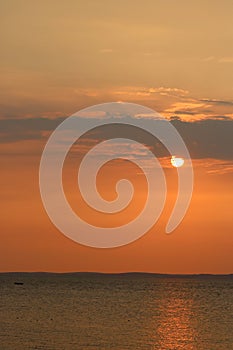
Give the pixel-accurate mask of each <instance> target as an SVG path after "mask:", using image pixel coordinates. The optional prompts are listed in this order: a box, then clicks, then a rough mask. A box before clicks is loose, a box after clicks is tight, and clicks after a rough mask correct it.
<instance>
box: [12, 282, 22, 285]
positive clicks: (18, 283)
mask: <svg viewBox="0 0 233 350" xmlns="http://www.w3.org/2000/svg"><path fill="white" fill-rule="evenodd" d="M14 284H16V285H18V286H22V285H23V284H24V283H23V282H14Z"/></svg>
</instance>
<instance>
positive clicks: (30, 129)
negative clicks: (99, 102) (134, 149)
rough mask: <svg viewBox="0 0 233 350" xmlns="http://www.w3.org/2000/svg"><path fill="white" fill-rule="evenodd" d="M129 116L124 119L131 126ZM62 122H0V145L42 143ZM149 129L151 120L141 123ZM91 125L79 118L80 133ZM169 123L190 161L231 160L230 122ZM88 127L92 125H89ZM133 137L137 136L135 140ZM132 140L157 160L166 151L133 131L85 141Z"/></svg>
mask: <svg viewBox="0 0 233 350" xmlns="http://www.w3.org/2000/svg"><path fill="white" fill-rule="evenodd" d="M130 118H131V117H130V116H128V117H126V119H127V120H128V121H129V123H130ZM63 120H65V118H56V119H49V118H33V119H8V120H7V119H4V120H0V142H1V143H10V142H15V141H20V140H28V139H32V140H33V139H34V140H35V139H44V140H45V141H46V139H47V136H45V135H44V134H45V133H44V132H46V131H47V132H51V131H53V130H54V129H55V128H56V127H57V126H58V125H59V124H60V123H61V122H62V121H63ZM145 122H146V123H148V127H150V124H151V128H152V123H154V121H153V119H147V120H145V119H144V120H143V123H145ZM88 123H91V119H88V118H80V129H82V127H83V125H84V124H85V125H87V124H88ZM171 123H172V124H173V125H174V126H175V128H176V129H177V130H178V132H179V133H180V135H181V136H182V138H183V139H184V141H185V143H186V145H187V147H188V149H189V152H190V154H191V156H192V157H193V158H216V159H226V160H232V159H233V147H232V135H233V120H231V119H228V118H225V117H224V116H219V118H218V119H205V120H201V121H196V122H185V121H182V120H180V119H179V118H178V117H174V118H172V120H171ZM90 125H91V124H90ZM135 135H136V136H135ZM130 136H131V137H132V138H133V139H136V141H138V142H142V143H145V144H146V145H148V146H149V147H151V148H152V149H153V151H154V152H155V153H156V155H157V156H166V155H167V150H166V149H165V148H164V147H163V146H162V144H161V143H160V142H159V141H158V140H156V141H155V139H154V137H152V136H151V135H149V134H148V133H146V132H142V131H138V130H136V131H135V127H131V126H125V125H124V127H123V128H122V127H120V126H117V125H116V124H115V125H110V126H109V125H108V126H105V127H101V129H100V128H99V129H98V128H97V129H96V130H95V132H93V131H92V132H89V134H87V135H85V136H84V137H85V138H88V137H89V138H92V139H96V140H99V139H105V138H114V137H130Z"/></svg>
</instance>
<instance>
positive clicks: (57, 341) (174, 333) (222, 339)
mask: <svg viewBox="0 0 233 350" xmlns="http://www.w3.org/2000/svg"><path fill="white" fill-rule="evenodd" d="M0 295H1V303H0V349H1V350H8V349H9V350H16V349H17V350H27V349H30V350H32V349H46V350H50V349H51V350H62V349H64V350H69V349H72V350H74V349H83V350H85V349H114V350H126V349H127V350H128V349H129V350H131V349H132V350H137V349H159V350H172V349H174V350H179V349H187V350H215V349H216V350H228V349H229V350H230V349H233V332H232V329H233V276H232V275H228V276H211V275H198V276H174V275H173V276H171V275H156V274H143V273H140V274H139V273H135V274H134V273H130V274H115V275H109V274H96V273H70V274H50V273H2V274H0Z"/></svg>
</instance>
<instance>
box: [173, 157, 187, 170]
mask: <svg viewBox="0 0 233 350" xmlns="http://www.w3.org/2000/svg"><path fill="white" fill-rule="evenodd" d="M171 164H172V166H174V167H175V168H180V167H181V166H182V165H184V159H183V158H176V156H172V157H171Z"/></svg>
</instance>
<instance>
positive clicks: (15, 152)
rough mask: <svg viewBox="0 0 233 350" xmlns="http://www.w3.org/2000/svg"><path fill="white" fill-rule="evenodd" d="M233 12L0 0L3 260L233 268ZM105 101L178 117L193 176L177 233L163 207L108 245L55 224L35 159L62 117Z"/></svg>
mask: <svg viewBox="0 0 233 350" xmlns="http://www.w3.org/2000/svg"><path fill="white" fill-rule="evenodd" d="M232 16H233V2H232V1H231V0H222V1H217V0H212V1H211V0H206V1H199V0H197V1H185V0H178V1H168V0H158V1H157V0H145V1H139V0H134V1H133V0H124V1H122V0H119V1H109V0H108V1H107V0H99V1H94V0H92V1H90V0H85V1H81V0H70V1H60V0H59V1H55V0H54V1H52V0H48V1H45V0H44V1H43V0H42V1H40V2H34V1H29V0H14V1H12V0H8V1H0V43H1V51H0V52H1V53H0V77H1V79H0V157H1V174H0V185H1V214H2V215H1V219H0V225H1V226H0V247H1V248H0V270H2V271H17V270H20V271H22V270H24V271H28V270H30V271H33V270H36V271H38V270H45V271H87V270H91V271H97V270H98V271H129V270H132V271H137V270H139V271H154V272H177V273H193V272H195V273H199V272H216V273H229V272H233V259H232V254H233V235H232V224H233V222H232V213H231V206H232V199H233V192H232V189H233V188H232V180H233V154H232V150H233V147H232V136H231V135H232V129H233V121H232V119H233V85H232V81H233V45H232V42H233V25H232ZM108 101H125V102H135V103H139V104H143V105H145V106H148V107H151V108H153V109H155V110H157V111H158V112H160V113H161V114H162V115H164V116H165V117H167V118H171V117H176V119H175V120H173V122H172V123H173V125H174V126H175V127H176V128H177V129H178V131H179V132H180V133H181V135H182V136H183V138H184V140H185V141H186V143H187V146H188V147H189V150H190V153H191V156H192V158H193V160H194V171H195V186H194V195H193V201H192V203H191V207H190V210H189V212H188V214H187V216H186V217H185V219H184V221H183V223H182V225H181V226H180V227H179V228H178V229H177V232H176V234H174V235H173V236H171V237H169V238H168V237H167V236H166V235H164V232H163V231H164V226H165V221H166V217H167V212H166V211H165V213H164V216H163V218H162V219H161V222H159V223H158V225H157V226H156V227H155V228H154V229H153V230H151V232H149V233H148V235H146V236H145V237H143V238H142V239H140V240H139V241H137V242H135V243H133V244H132V245H130V246H127V247H123V248H118V249H115V250H110V251H103V250H95V249H91V248H86V247H82V246H80V245H78V244H76V243H73V242H71V241H69V240H68V239H67V238H65V237H64V236H63V235H62V234H61V233H59V232H58V231H57V230H56V229H55V228H54V227H53V225H52V224H51V223H50V221H49V219H48V217H47V215H46V214H45V211H44V209H43V207H42V203H41V200H40V194H39V188H38V169H39V161H40V156H41V153H42V150H43V147H44V145H45V143H46V140H47V139H48V136H49V134H50V133H51V131H52V130H54V128H55V127H56V126H57V125H59V123H60V122H61V121H62V120H64V118H65V117H67V116H68V115H70V114H72V113H74V112H76V111H78V110H79V109H80V108H83V107H86V106H90V105H93V104H96V103H101V102H108ZM177 118H180V120H178V119H177ZM158 156H159V157H163V154H162V153H161V154H158ZM162 161H164V162H165V163H166V159H162ZM169 174H170V173H169ZM169 174H168V176H170V177H171V175H169ZM103 181H104V180H103ZM105 181H106V180H105ZM71 182H72V181H71ZM139 183H140V182H139ZM70 186H71V185H69V188H68V192H69V191H70V192H71V193H72V189H71V187H70ZM140 195H141V196H143V191H141V194H140ZM139 197H140V196H139ZM139 202H140V198H139V199H138V203H139ZM134 210H136V209H135V208H132V213H133V212H134ZM167 210H168V209H167ZM132 213H131V214H132ZM131 214H130V215H131ZM103 220H104V219H103ZM139 254H140V255H141V259H138V255H139Z"/></svg>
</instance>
